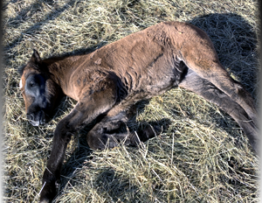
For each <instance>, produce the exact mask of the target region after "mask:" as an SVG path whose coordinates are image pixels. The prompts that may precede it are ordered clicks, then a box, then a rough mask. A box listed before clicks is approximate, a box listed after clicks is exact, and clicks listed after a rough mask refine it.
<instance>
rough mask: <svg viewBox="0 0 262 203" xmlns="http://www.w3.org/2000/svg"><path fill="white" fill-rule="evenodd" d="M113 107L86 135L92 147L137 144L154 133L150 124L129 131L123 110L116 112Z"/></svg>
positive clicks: (101, 147)
mask: <svg viewBox="0 0 262 203" xmlns="http://www.w3.org/2000/svg"><path fill="white" fill-rule="evenodd" d="M118 108H119V107H118V106H117V107H115V108H113V109H112V110H111V111H110V112H109V113H108V115H107V116H106V117H105V118H103V120H102V121H101V122H99V123H97V124H96V125H95V126H94V128H93V129H92V130H91V131H90V132H89V133H88V135H87V143H88V145H89V147H90V148H92V149H100V150H102V149H105V148H106V147H108V148H113V147H116V146H118V145H119V144H120V143H123V144H124V145H126V146H137V145H138V144H139V143H140V141H146V140H148V139H150V138H152V137H154V136H155V135H156V132H155V130H154V129H153V128H152V127H151V126H147V127H146V128H145V129H143V130H140V131H139V132H138V133H137V132H130V131H129V128H128V127H127V124H126V122H127V120H128V118H127V115H126V112H125V111H121V112H120V113H117V112H118V111H116V109H118Z"/></svg>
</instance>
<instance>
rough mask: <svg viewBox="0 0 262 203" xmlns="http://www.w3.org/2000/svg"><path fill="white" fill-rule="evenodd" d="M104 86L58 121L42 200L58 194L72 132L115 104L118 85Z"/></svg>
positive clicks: (48, 199)
mask: <svg viewBox="0 0 262 203" xmlns="http://www.w3.org/2000/svg"><path fill="white" fill-rule="evenodd" d="M103 86H104V89H102V90H101V91H95V92H94V93H93V94H92V95H90V96H89V97H88V98H87V97H84V98H85V99H82V100H80V101H79V102H78V104H77V105H76V107H75V108H74V109H73V111H72V112H71V113H70V114H69V115H68V116H66V117H65V118H64V119H63V120H61V121H60V122H59V123H58V125H57V127H56V130H55V133H54V140H53V147H52V150H51V155H50V158H49V160H48V162H47V167H46V169H45V172H44V176H43V182H42V184H43V188H42V191H41V194H40V202H51V201H52V199H53V198H54V197H55V195H56V187H55V182H56V181H57V180H59V178H60V171H61V166H62V162H63V159H64V155H65V150H66V146H67V144H68V142H69V141H70V137H71V133H73V132H74V131H76V130H77V129H78V128H79V127H81V125H83V124H88V123H90V122H91V121H92V120H93V119H95V118H96V117H97V116H98V115H100V114H103V113H105V112H107V111H108V110H109V109H111V108H112V107H113V106H114V105H115V103H116V97H117V96H116V87H115V86H114V84H113V83H105V84H104V85H103Z"/></svg>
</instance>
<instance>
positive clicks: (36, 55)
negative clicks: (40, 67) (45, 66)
mask: <svg viewBox="0 0 262 203" xmlns="http://www.w3.org/2000/svg"><path fill="white" fill-rule="evenodd" d="M41 60H42V59H41V57H40V56H39V53H38V52H37V51H36V50H35V49H34V53H33V55H32V57H31V59H30V62H33V63H40V62H41Z"/></svg>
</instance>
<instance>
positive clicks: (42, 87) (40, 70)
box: [19, 50, 61, 126]
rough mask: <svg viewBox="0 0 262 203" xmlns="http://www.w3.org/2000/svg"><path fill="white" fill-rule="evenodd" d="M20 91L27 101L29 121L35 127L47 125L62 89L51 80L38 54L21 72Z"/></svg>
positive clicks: (36, 53)
mask: <svg viewBox="0 0 262 203" xmlns="http://www.w3.org/2000/svg"><path fill="white" fill-rule="evenodd" d="M20 74H21V80H20V84H19V87H20V90H21V92H22V95H23V98H24V101H25V110H26V115H27V119H28V120H29V122H30V123H31V124H32V125H33V126H38V125H39V124H45V123H46V122H47V121H48V120H49V118H50V116H51V115H52V114H53V113H54V108H55V106H56V105H57V100H58V99H59V98H58V97H59V96H61V89H60V87H58V85H56V84H55V83H54V81H52V80H51V78H50V73H49V71H48V68H47V64H45V63H44V62H43V61H42V60H41V58H40V56H39V54H38V52H37V51H36V50H34V53H33V55H32V57H31V59H30V60H29V62H28V63H27V64H26V66H25V67H23V68H22V69H21V70H20Z"/></svg>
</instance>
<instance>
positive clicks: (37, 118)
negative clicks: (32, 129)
mask: <svg viewBox="0 0 262 203" xmlns="http://www.w3.org/2000/svg"><path fill="white" fill-rule="evenodd" d="M26 116H27V119H28V120H29V122H30V123H31V124H32V125H33V126H39V125H44V124H45V123H46V116H45V112H44V111H43V110H40V111H37V112H34V113H27V115H26Z"/></svg>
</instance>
